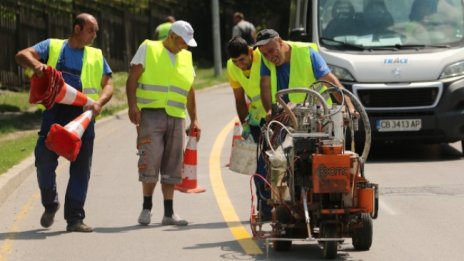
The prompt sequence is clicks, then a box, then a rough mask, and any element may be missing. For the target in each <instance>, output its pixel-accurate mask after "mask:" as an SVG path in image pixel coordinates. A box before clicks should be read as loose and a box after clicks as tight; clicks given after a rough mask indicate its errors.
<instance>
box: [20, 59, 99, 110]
mask: <svg viewBox="0 0 464 261" xmlns="http://www.w3.org/2000/svg"><path fill="white" fill-rule="evenodd" d="M29 103H31V104H42V105H43V106H45V108H46V109H47V110H48V109H50V108H51V107H53V105H54V104H55V103H63V104H70V105H74V106H86V105H90V104H92V103H93V101H92V100H91V99H89V98H88V97H87V96H86V95H85V94H83V93H82V92H79V91H78V90H76V89H75V88H73V87H71V86H69V85H68V84H66V83H65V82H64V80H63V77H62V75H61V72H60V71H57V70H56V69H54V68H53V67H51V66H48V67H47V69H46V70H45V71H44V75H43V76H42V77H39V76H37V75H35V74H34V75H33V76H32V78H31V84H30V91H29Z"/></svg>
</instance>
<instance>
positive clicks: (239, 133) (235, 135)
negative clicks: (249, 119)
mask: <svg viewBox="0 0 464 261" xmlns="http://www.w3.org/2000/svg"><path fill="white" fill-rule="evenodd" d="M241 139H242V130H241V129H240V122H239V121H235V124H234V132H233V136H232V150H233V149H234V146H235V145H234V144H235V142H236V141H237V140H241ZM231 158H232V152H231V153H230V157H229V163H227V164H226V167H229V166H230V159H231Z"/></svg>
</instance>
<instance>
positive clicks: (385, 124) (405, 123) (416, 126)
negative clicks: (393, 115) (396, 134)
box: [376, 119, 422, 131]
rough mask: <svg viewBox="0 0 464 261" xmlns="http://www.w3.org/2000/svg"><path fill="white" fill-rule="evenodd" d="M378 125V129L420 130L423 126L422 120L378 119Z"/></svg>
mask: <svg viewBox="0 0 464 261" xmlns="http://www.w3.org/2000/svg"><path fill="white" fill-rule="evenodd" d="M376 127H377V130H378V131H418V130H420V129H421V127H422V120H421V119H403V120H378V121H377V124H376Z"/></svg>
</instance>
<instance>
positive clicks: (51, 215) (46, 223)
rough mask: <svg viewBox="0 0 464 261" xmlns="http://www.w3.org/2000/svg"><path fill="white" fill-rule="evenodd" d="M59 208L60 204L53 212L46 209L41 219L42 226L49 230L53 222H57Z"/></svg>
mask: <svg viewBox="0 0 464 261" xmlns="http://www.w3.org/2000/svg"><path fill="white" fill-rule="evenodd" d="M59 208H60V204H58V206H57V207H56V208H55V209H53V210H47V209H45V211H44V213H43V214H42V217H41V218H40V225H42V227H44V228H49V227H50V226H51V225H53V222H54V221H55V214H56V212H57V211H58V209H59Z"/></svg>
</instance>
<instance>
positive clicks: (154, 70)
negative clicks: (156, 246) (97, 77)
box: [126, 21, 201, 226]
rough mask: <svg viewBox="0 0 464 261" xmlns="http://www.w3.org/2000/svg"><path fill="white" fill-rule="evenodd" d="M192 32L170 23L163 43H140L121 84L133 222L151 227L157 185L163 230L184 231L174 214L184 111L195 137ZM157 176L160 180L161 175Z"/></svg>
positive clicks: (181, 24) (179, 23)
mask: <svg viewBox="0 0 464 261" xmlns="http://www.w3.org/2000/svg"><path fill="white" fill-rule="evenodd" d="M193 32H194V31H193V28H192V26H191V25H190V24H189V23H188V22H185V21H176V22H174V23H173V24H172V26H171V30H170V31H169V34H168V37H167V38H166V39H164V40H163V41H150V40H145V41H144V42H143V43H142V44H141V45H140V46H139V49H138V50H137V52H136V54H135V55H134V57H133V59H132V61H131V67H130V72H129V77H128V79H127V83H126V92H127V101H128V105H129V118H130V121H131V122H132V123H133V124H135V125H136V126H137V129H138V136H137V148H138V149H139V153H138V154H139V156H140V158H139V161H138V172H139V181H141V182H142V188H143V207H142V211H141V213H140V215H139V219H138V222H139V223H140V224H141V225H148V224H150V222H151V209H152V196H153V192H154V189H155V185H156V183H157V182H158V180H160V183H161V187H162V192H163V197H164V217H163V219H162V221H161V224H162V225H177V226H185V225H187V224H188V222H187V221H186V220H185V219H182V218H181V217H179V216H178V215H177V214H176V213H174V211H173V197H174V188H175V185H176V184H178V183H180V182H181V170H182V163H183V146H184V135H185V134H184V129H185V117H186V113H185V110H186V109H187V111H188V114H189V117H190V121H191V122H190V130H191V131H192V132H194V133H197V140H198V139H199V138H200V134H201V130H200V127H199V124H198V121H197V115H196V105H195V92H194V89H193V86H192V85H193V80H194V77H195V72H194V69H193V63H192V54H191V52H189V51H188V50H186V49H187V48H188V46H191V47H194V46H197V43H196V41H195V39H194V38H193ZM160 173H161V175H160Z"/></svg>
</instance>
